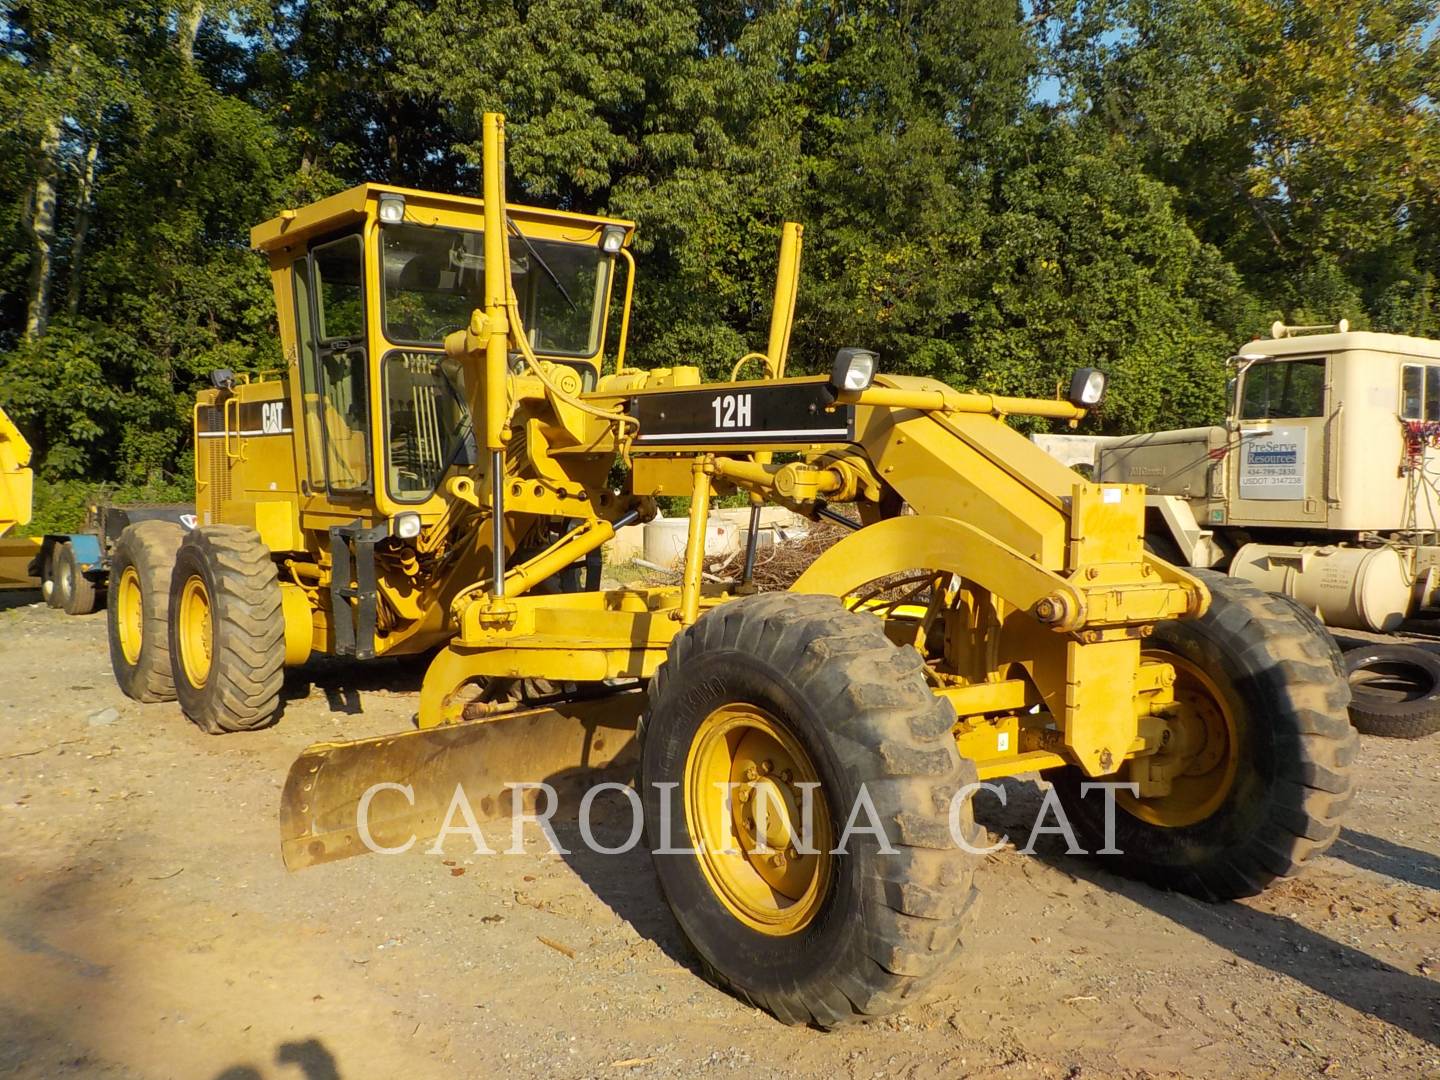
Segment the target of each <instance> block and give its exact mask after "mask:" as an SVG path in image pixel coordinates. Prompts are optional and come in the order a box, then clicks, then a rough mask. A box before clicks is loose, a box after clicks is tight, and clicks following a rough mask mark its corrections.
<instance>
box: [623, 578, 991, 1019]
mask: <svg viewBox="0 0 1440 1080" xmlns="http://www.w3.org/2000/svg"><path fill="white" fill-rule="evenodd" d="M923 667H924V665H923V662H922V660H921V658H920V656H919V654H917V653H916V652H915V650H914V649H912V648H909V647H908V646H907V647H904V648H897V647H896V646H895V645H893V644H891V642H890V641H889V640H888V639H887V638H886V637H885V634H884V630H883V626H882V624H881V622H880V620H878V619H876V618H875V617H873V616H871V615H865V614H857V613H854V612H850V611H847V610H845V609H844V608H843V607H842V606H841V604H840V602H839V600H837V599H836V598H834V597H826V596H808V595H805V596H802V595H795V594H792V593H768V594H762V595H758V596H752V597H746V598H743V599H738V600H732V601H729V602H727V603H725V604H723V605H722V606H721V607H719V608H717V609H716V610H714V611H711V612H709V613H708V614H706V615H705V616H704V617H702V618H701V619H699V620H698V621H697V622H696V623H695V624H694V625H693V626H691V627H689V628H688V629H687V630H685V631H684V632H683V633H682V634H680V635H679V636H678V637H677V638H676V639H675V640H674V642H672V644H671V646H670V650H669V654H668V656H667V658H666V661H665V663H664V664H663V665H662V666H661V668H660V670H659V671H658V672H657V673H656V675H655V678H654V679H653V680H652V682H651V683H650V690H649V707H648V709H647V711H646V713H645V716H644V717H643V718H642V720H641V724H640V728H639V732H638V735H639V739H640V742H641V769H640V776H641V782H640V783H641V787H640V789H641V793H642V799H643V802H644V809H645V822H646V828H647V830H648V832H649V835H648V840H649V843H650V846H651V850H652V858H653V861H654V865H655V870H656V874H657V876H658V878H659V880H660V886H661V890H662V891H663V893H664V895H665V898H666V901H667V903H668V904H669V905H670V909H671V911H672V912H673V914H674V916H675V919H676V921H677V922H678V923H679V924H680V929H681V931H682V932H683V933H684V935H685V937H686V938H687V939H688V940H689V942H690V944H691V946H692V947H693V948H694V950H695V951H696V953H697V954H698V955H699V957H700V960H701V964H702V969H703V971H704V973H705V975H706V977H707V978H708V979H710V981H712V982H713V983H715V984H716V985H717V986H720V987H721V988H723V989H727V990H729V991H731V992H733V993H735V994H736V995H737V996H739V997H740V998H742V999H743V1000H745V1001H747V1002H750V1003H751V1004H753V1005H756V1006H758V1007H760V1008H763V1009H766V1010H768V1011H769V1012H771V1013H773V1014H774V1015H775V1016H776V1017H777V1018H778V1019H780V1020H781V1021H783V1022H785V1023H791V1024H799V1023H810V1024H817V1025H820V1026H822V1027H831V1026H835V1025H838V1024H842V1023H845V1022H847V1021H851V1020H855V1019H859V1018H863V1017H867V1016H878V1015H883V1014H886V1013H889V1012H893V1011H894V1010H896V1009H898V1008H900V1007H902V1006H903V1005H905V1004H909V1003H910V1002H912V1001H917V1000H922V999H923V998H924V997H925V996H926V995H927V994H928V993H929V992H930V991H931V989H932V988H933V987H934V984H935V983H936V982H937V980H938V979H939V978H940V977H941V975H942V974H943V973H944V972H945V971H946V970H947V969H948V968H949V966H950V964H951V962H952V961H953V959H954V958H955V956H956V954H957V953H958V951H959V946H960V934H961V929H962V926H963V925H964V923H965V921H966V919H967V917H968V916H969V915H970V914H971V912H972V911H973V909H974V906H975V899H976V891H975V888H974V885H973V876H974V866H975V863H976V861H977V860H976V856H974V855H971V854H969V853H968V852H966V851H964V850H963V849H962V848H960V847H959V846H958V845H957V843H956V841H955V839H954V838H952V836H951V834H950V831H949V821H950V818H949V812H950V803H951V800H952V798H954V797H955V795H956V794H957V793H958V792H959V791H960V790H961V788H962V787H963V786H964V785H965V784H967V783H969V782H972V781H973V780H974V779H975V770H974V766H973V765H972V764H971V763H970V762H968V761H966V760H964V759H962V758H961V757H960V756H959V753H958V752H957V750H956V747H955V740H954V738H953V736H952V734H951V728H952V726H953V724H954V721H955V716H954V710H953V709H952V708H951V706H950V705H949V704H948V703H947V702H945V701H944V700H943V699H940V698H937V697H936V696H935V695H934V694H933V693H932V692H931V691H930V688H929V687H928V685H927V684H926V681H925V678H924V674H923ZM732 716H741V717H744V716H750V717H754V718H758V719H755V720H754V721H753V723H754V724H756V725H760V726H761V727H765V726H771V727H773V728H774V730H775V731H776V732H777V733H778V734H777V736H776V738H778V740H779V742H778V743H775V744H773V745H775V746H776V748H777V749H778V750H779V752H778V753H777V754H774V755H770V754H764V755H762V756H764V757H765V758H766V759H767V760H766V761H765V762H764V763H763V764H762V766H761V769H760V772H761V774H762V776H761V778H760V779H761V780H762V781H764V780H765V779H766V778H767V777H768V778H769V779H771V780H772V781H773V780H774V779H775V778H776V776H779V777H780V779H781V780H782V781H783V783H781V784H779V785H778V787H780V788H782V789H783V788H787V787H788V788H795V787H798V786H799V782H800V778H801V777H805V776H810V777H813V780H806V781H803V782H805V783H809V782H818V785H819V786H818V788H814V789H811V790H813V791H814V792H815V795H814V799H815V807H816V809H815V812H814V814H815V820H816V822H817V825H816V844H815V847H816V849H817V851H818V852H820V853H821V854H818V855H811V856H806V858H814V859H817V863H815V864H812V865H813V866H816V867H818V869H817V870H816V871H815V876H814V877H813V878H810V879H809V880H810V884H809V885H808V886H807V887H806V888H805V889H804V890H803V895H802V894H801V893H802V890H801V889H798V888H797V889H793V890H790V893H789V895H788V896H787V895H785V894H784V891H783V890H782V889H780V888H776V887H775V886H774V885H773V884H769V885H768V887H767V886H761V887H760V889H759V891H758V893H756V892H754V891H753V890H752V892H751V893H750V895H751V896H752V897H753V896H757V895H758V897H759V901H758V904H759V910H752V909H753V908H755V907H756V904H755V903H747V902H746V901H745V900H744V899H739V900H737V899H736V897H737V896H738V897H743V896H745V895H746V893H745V891H744V890H745V887H746V885H745V880H744V879H743V878H734V877H732V876H731V873H730V872H727V871H725V870H723V869H720V868H721V867H723V866H724V865H726V864H724V863H722V861H721V860H722V859H723V858H727V856H725V855H724V853H723V851H722V852H719V854H717V855H708V854H705V852H712V853H713V852H717V851H719V848H717V846H716V845H714V844H708V845H707V844H704V842H703V838H704V837H705V836H706V835H714V831H713V830H710V828H709V826H710V822H711V821H712V820H719V821H721V822H722V824H723V823H724V822H725V821H726V820H728V821H730V822H732V823H733V826H734V828H735V829H736V831H735V832H734V833H733V834H732V835H734V836H737V837H740V836H743V832H742V830H743V825H742V821H743V820H744V815H745V811H744V810H743V809H742V807H744V806H750V807H751V808H752V809H753V806H754V803H751V802H750V801H749V800H748V799H741V800H740V802H739V803H738V804H736V803H734V802H732V803H731V804H726V803H724V802H723V801H722V799H721V796H720V793H719V792H718V791H717V792H716V793H715V795H714V796H713V797H710V796H709V795H708V787H709V785H708V784H706V783H702V782H700V781H702V780H703V779H704V778H705V777H709V776H711V775H714V773H713V772H707V771H704V770H699V769H697V767H696V763H697V762H703V761H704V760H705V755H706V753H708V751H707V747H711V746H721V747H722V749H723V748H724V745H725V744H724V742H723V740H724V739H729V738H731V737H732V736H731V735H728V734H726V730H727V729H726V727H725V726H724V725H725V724H727V723H730V722H731V721H730V720H729V719H727V718H729V717H732ZM717 718H720V721H721V726H719V727H717V726H716V722H717ZM732 730H733V731H735V732H737V734H735V735H734V736H733V738H734V739H735V742H734V754H735V761H736V762H737V763H739V764H743V761H742V759H741V754H742V749H743V748H744V747H746V746H747V745H753V744H751V743H749V742H748V741H747V740H750V739H751V738H752V737H754V735H755V729H754V728H750V729H746V728H735V729H732ZM716 732H718V733H719V734H718V735H717V734H716ZM761 734H762V735H763V732H762V733H761ZM784 746H789V747H790V748H791V749H790V750H788V751H787V750H786V749H784ZM772 756H773V757H774V759H775V761H776V770H777V771H776V772H775V773H772V772H771V767H770V762H769V758H770V757H772ZM797 762H798V763H799V766H798V767H795V763H797ZM782 764H783V765H784V768H783V770H781V769H780V766H781V765H782ZM792 767H795V774H796V775H794V776H792V775H791V769H792ZM745 775H748V774H745ZM671 784H674V785H677V787H671V788H669V792H668V795H666V796H665V797H664V798H662V793H663V792H664V788H663V787H659V786H657V785H671ZM696 793H705V795H706V799H708V800H709V801H700V802H695V801H692V795H695V794H696ZM862 794H868V796H869V797H870V799H871V800H872V805H873V807H874V810H875V812H876V813H875V819H876V820H878V822H879V824H880V828H881V829H882V831H883V833H884V836H885V843H884V844H882V843H881V842H880V841H879V839H878V838H877V837H876V836H875V835H874V834H873V833H869V834H861V835H860V836H859V837H858V838H857V836H856V835H854V834H852V835H851V837H850V838H849V839H848V840H847V841H846V843H845V845H844V847H845V851H844V852H843V853H839V854H836V853H835V852H834V850H833V847H830V846H828V845H826V844H825V843H824V842H823V841H822V840H820V836H822V835H824V833H825V831H826V830H827V829H829V830H830V836H831V837H832V841H833V839H834V838H836V837H839V836H843V834H844V828H843V826H844V824H845V823H846V822H848V821H849V820H851V817H850V815H851V813H852V812H853V808H854V807H856V805H857V800H859V799H860V798H861V797H862ZM736 798H737V799H740V796H739V795H738V794H737V796H736ZM756 801H757V802H758V801H762V800H756ZM790 805H791V808H792V809H793V808H794V805H795V802H794V800H793V799H792V801H791V804H790ZM667 813H668V826H669V828H668V830H667V829H665V828H664V826H663V824H662V826H661V830H662V831H661V832H660V834H659V835H658V836H657V835H655V829H656V824H657V823H664V822H666V817H665V816H664V815H666V814H667ZM957 813H958V824H959V826H960V829H961V830H962V835H963V836H964V837H965V839H966V840H967V841H968V842H970V843H971V844H972V846H973V845H974V842H975V837H976V833H975V824H974V820H973V817H972V816H971V813H970V804H969V800H968V799H966V800H965V801H964V802H963V803H962V804H961V805H960V806H959V807H958V808H957ZM715 814H720V815H722V816H721V817H719V818H714V817H712V815H715ZM723 815H729V817H728V818H726V817H724V816H723ZM855 820H856V821H857V823H858V824H860V825H864V824H866V823H867V821H869V820H870V818H869V817H868V814H867V812H865V811H861V812H860V813H859V815H858V817H857V818H856V819H855ZM751 824H752V825H753V822H751ZM707 830H708V831H707ZM722 832H723V829H722ZM697 834H698V835H699V838H700V839H699V841H698V842H697ZM792 835H793V834H792ZM722 839H723V838H722ZM664 841H668V843H669V844H670V845H671V846H670V848H669V849H668V850H666V849H660V848H659V847H658V845H659V844H660V843H661V842H664ZM772 842H774V843H777V844H778V843H780V842H779V841H772ZM736 844H737V846H738V847H739V849H740V850H741V851H742V852H743V851H745V850H747V848H746V844H745V841H744V840H743V839H741V840H739V841H736ZM724 846H727V844H726V843H723V842H722V843H721V844H720V845H719V847H724ZM835 846H838V845H835ZM690 848H697V849H702V851H701V853H696V852H691V851H687V850H686V849H690ZM887 848H889V850H888V851H887V850H886V849H887ZM827 850H828V852H829V854H828V858H827V857H826V855H825V854H824V853H826V852H827ZM760 857H761V858H763V856H760ZM740 858H742V857H737V858H736V860H735V862H734V863H733V865H735V866H737V867H738V868H739V870H738V872H739V873H741V874H746V873H749V874H752V875H758V876H760V877H764V876H765V874H766V871H765V869H764V866H763V864H761V863H758V862H756V861H755V857H754V856H751V857H750V865H751V866H752V867H753V870H750V871H747V870H746V869H745V865H744V863H743V862H740V861H739V860H740ZM791 859H792V860H795V861H794V865H795V866H796V867H797V868H800V869H803V864H802V862H801V861H800V860H799V859H798V858H796V856H794V855H792V856H791ZM784 865H786V864H782V869H781V871H780V872H781V873H784V872H785V871H784V869H783V866H784ZM772 866H773V864H772ZM752 880H753V878H752ZM765 880H766V882H767V883H768V882H769V881H770V879H769V878H766V879H765ZM771 890H773V892H772V891H771ZM791 899H793V904H790V903H788V901H789V900H791ZM772 903H773V904H774V906H775V910H774V911H773V913H772V912H771V911H770V910H769V908H768V907H766V905H768V904H772ZM802 905H803V908H802Z"/></svg>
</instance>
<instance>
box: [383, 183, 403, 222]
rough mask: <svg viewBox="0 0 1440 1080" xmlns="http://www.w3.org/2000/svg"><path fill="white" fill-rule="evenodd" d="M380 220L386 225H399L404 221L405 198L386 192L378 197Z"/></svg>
mask: <svg viewBox="0 0 1440 1080" xmlns="http://www.w3.org/2000/svg"><path fill="white" fill-rule="evenodd" d="M379 212H380V220H381V221H383V222H384V223H385V224H386V225H399V224H400V222H402V221H404V220H405V196H404V195H397V194H396V193H395V192H393V191H387V192H385V193H384V194H383V195H381V196H380V211H379Z"/></svg>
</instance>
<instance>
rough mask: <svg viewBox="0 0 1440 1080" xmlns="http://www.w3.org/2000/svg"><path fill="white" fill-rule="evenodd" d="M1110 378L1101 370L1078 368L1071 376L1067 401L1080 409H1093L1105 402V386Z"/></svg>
mask: <svg viewBox="0 0 1440 1080" xmlns="http://www.w3.org/2000/svg"><path fill="white" fill-rule="evenodd" d="M1109 381H1110V379H1109V377H1108V376H1107V375H1106V374H1105V373H1104V372H1103V371H1101V370H1100V369H1099V368H1093V367H1082V368H1077V369H1076V371H1075V374H1074V375H1071V376H1070V393H1069V394H1067V395H1066V400H1067V401H1069V402H1070V404H1071V405H1074V406H1075V407H1076V408H1079V409H1093V408H1095V406H1096V405H1099V404H1100V402H1102V401H1103V400H1105V386H1106V384H1107V383H1109Z"/></svg>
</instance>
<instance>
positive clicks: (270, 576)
mask: <svg viewBox="0 0 1440 1080" xmlns="http://www.w3.org/2000/svg"><path fill="white" fill-rule="evenodd" d="M170 666H171V668H172V669H173V671H174V673H175V693H176V696H177V697H178V698H179V701H180V708H181V709H182V710H183V711H184V713H185V715H186V716H187V717H188V718H189V719H190V721H191V722H192V723H194V724H195V726H196V727H198V728H200V730H202V731H204V732H207V733H209V734H211V735H218V734H221V733H222V732H230V731H252V730H254V729H256V728H262V727H267V726H269V725H270V724H273V723H274V722H275V721H276V720H277V719H278V718H279V715H280V688H281V686H282V685H283V683H284V678H285V670H284V669H285V618H284V614H283V612H282V609H281V600H280V580H279V578H278V577H277V576H276V573H275V563H274V562H273V561H272V560H271V558H270V551H269V549H268V548H266V547H265V545H264V544H263V543H261V542H260V537H259V535H258V534H257V533H256V532H255V531H254V530H253V529H247V528H244V527H243V526H238V525H206V526H204V527H203V528H199V529H195V530H194V531H192V532H191V533H190V534H189V535H188V536H186V537H185V543H183V544H182V545H180V551H179V554H178V555H177V556H176V560H175V573H174V575H173V577H172V578H171V581H170Z"/></svg>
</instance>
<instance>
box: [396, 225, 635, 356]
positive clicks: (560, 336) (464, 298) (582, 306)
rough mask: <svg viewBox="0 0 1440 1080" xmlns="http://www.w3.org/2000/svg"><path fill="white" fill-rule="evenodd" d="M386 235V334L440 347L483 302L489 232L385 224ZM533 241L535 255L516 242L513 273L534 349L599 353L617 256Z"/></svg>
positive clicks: (561, 353)
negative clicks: (486, 245) (612, 267)
mask: <svg viewBox="0 0 1440 1080" xmlns="http://www.w3.org/2000/svg"><path fill="white" fill-rule="evenodd" d="M382 236H383V244H382V249H383V258H384V276H385V336H386V337H387V338H389V339H390V340H391V341H393V342H395V343H396V344H406V345H439V344H440V343H441V342H443V341H444V339H445V335H446V334H448V333H450V332H451V331H454V330H459V329H462V328H463V327H465V326H467V325H469V322H470V313H471V312H472V311H474V310H475V309H476V308H478V307H483V306H484V304H485V244H484V236H483V234H482V233H481V232H480V231H479V230H472V229H447V228H441V227H438V226H434V227H431V226H424V225H412V224H402V225H386V226H384V228H383V230H382ZM528 239H529V240H530V247H531V248H533V249H534V252H535V254H534V255H531V253H530V251H529V250H527V249H526V247H525V245H524V244H523V243H521V242H520V241H518V240H512V241H511V243H510V272H511V276H512V279H513V280H514V282H515V294H516V296H517V298H518V300H519V303H520V317H521V319H522V320H523V321H524V323H525V330H526V333H527V334H528V335H529V338H530V347H531V348H532V349H534V350H535V351H536V352H537V353H542V354H544V355H548V356H576V357H579V356H594V355H595V354H596V353H597V352H599V351H600V333H601V329H602V326H603V323H604V317H605V299H606V294H607V290H608V286H609V275H610V265H611V257H610V256H608V255H606V254H604V253H603V252H602V251H601V250H600V248H599V245H598V244H571V243H565V242H563V241H556V240H539V239H536V238H534V237H529V238H528ZM536 256H538V258H536ZM542 260H543V262H544V266H541V265H539V263H540V262H541V261H542ZM547 268H548V270H549V273H547V272H546V270H547ZM551 274H553V275H554V278H553V279H552V277H551ZM556 281H558V282H559V284H560V285H561V286H563V288H557V286H556Z"/></svg>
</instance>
